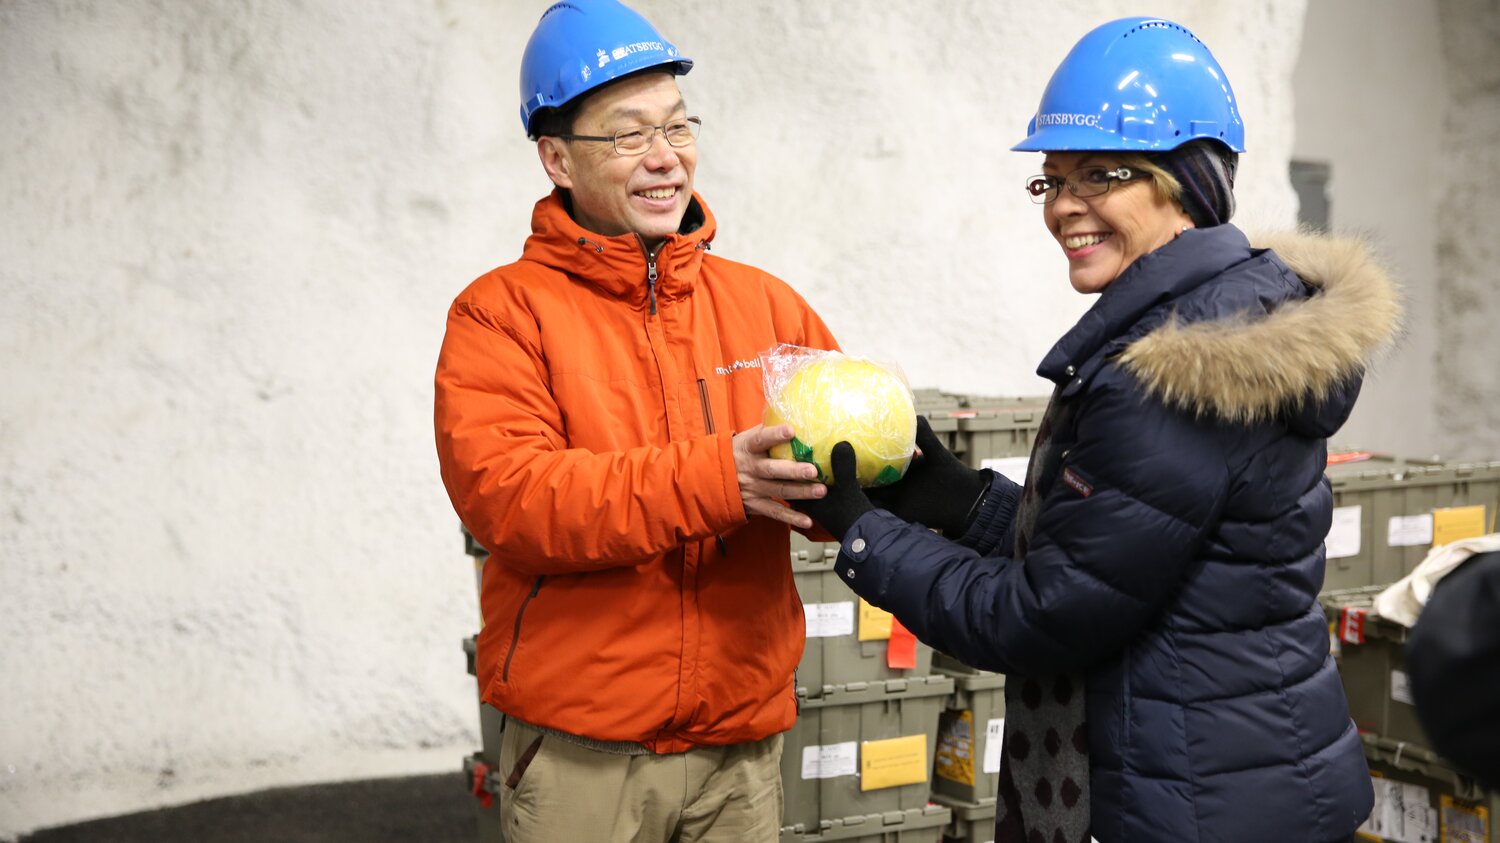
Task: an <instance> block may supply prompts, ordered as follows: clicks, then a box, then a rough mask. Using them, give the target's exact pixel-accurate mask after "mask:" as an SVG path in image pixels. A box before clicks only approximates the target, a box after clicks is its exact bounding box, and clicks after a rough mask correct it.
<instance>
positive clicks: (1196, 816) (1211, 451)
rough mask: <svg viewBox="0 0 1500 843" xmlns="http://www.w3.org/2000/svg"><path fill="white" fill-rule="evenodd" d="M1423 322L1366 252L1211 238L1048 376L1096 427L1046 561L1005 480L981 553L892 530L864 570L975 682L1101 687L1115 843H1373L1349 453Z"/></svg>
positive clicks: (864, 542)
mask: <svg viewBox="0 0 1500 843" xmlns="http://www.w3.org/2000/svg"><path fill="white" fill-rule="evenodd" d="M1283 258H1285V261H1284V260H1283ZM1289 264H1290V266H1292V267H1295V268H1296V271H1295V272H1294V271H1293V270H1292V269H1291V268H1289ZM1398 319H1399V305H1398V303H1397V297H1396V293H1395V290H1394V286H1393V284H1392V283H1391V282H1390V280H1389V279H1388V278H1387V277H1386V275H1385V274H1384V273H1383V272H1382V271H1380V270H1379V269H1378V268H1377V267H1376V266H1375V265H1374V264H1373V263H1372V262H1371V261H1370V260H1369V258H1368V256H1367V255H1366V254H1365V253H1364V251H1363V250H1362V249H1361V248H1360V247H1359V245H1358V244H1356V243H1352V242H1347V241H1335V240H1331V239H1328V238H1321V237H1309V236H1296V237H1290V238H1286V239H1285V240H1284V242H1282V243H1278V244H1277V245H1276V248H1275V251H1272V250H1267V249H1252V248H1251V246H1250V244H1249V242H1248V241H1247V240H1246V239H1245V237H1244V235H1243V234H1242V233H1240V231H1239V230H1238V229H1236V228H1235V227H1234V226H1231V225H1222V226H1217V227H1214V228H1209V229H1201V230H1189V231H1187V232H1185V233H1184V234H1183V235H1182V236H1180V237H1178V238H1177V239H1175V240H1173V241H1172V242H1171V243H1169V244H1168V245H1166V246H1164V247H1162V248H1161V249H1158V250H1157V251H1155V252H1153V253H1151V254H1149V255H1147V256H1145V257H1142V258H1140V259H1139V260H1137V261H1136V262H1135V263H1134V264H1132V265H1131V266H1130V267H1129V268H1128V269H1127V270H1126V272H1125V273H1123V274H1122V275H1121V276H1120V277H1119V278H1117V279H1116V280H1115V281H1114V282H1113V283H1111V284H1110V285H1109V286H1108V287H1107V288H1105V290H1104V292H1103V293H1102V294H1101V295H1100V297H1099V299H1098V301H1097V302H1096V303H1095V304H1094V306H1093V307H1092V308H1091V309H1090V310H1089V311H1088V312H1087V313H1086V314H1085V315H1084V316H1083V318H1082V319H1081V320H1080V321H1079V322H1078V324H1077V325H1075V326H1074V327H1073V329H1072V330H1070V331H1069V332H1068V333H1067V334H1066V335H1065V336H1064V337H1063V338H1062V339H1061V340H1060V341H1059V342H1058V343H1057V345H1056V346H1055V347H1054V348H1053V349H1052V350H1051V352H1050V353H1049V354H1048V355H1047V357H1046V359H1045V360H1044V361H1043V363H1042V365H1041V367H1040V368H1039V370H1038V372H1039V374H1041V375H1042V376H1043V377H1046V378H1048V379H1050V380H1052V381H1053V382H1054V383H1056V384H1058V385H1059V386H1060V391H1059V392H1058V393H1057V394H1056V396H1055V397H1054V399H1053V400H1054V401H1068V402H1078V404H1077V405H1076V407H1075V408H1074V409H1076V412H1075V413H1073V414H1071V418H1072V422H1071V424H1068V425H1065V426H1064V428H1063V429H1059V430H1056V431H1054V432H1053V438H1052V447H1051V448H1050V449H1049V453H1050V454H1051V459H1049V460H1048V464H1046V465H1043V466H1040V467H1039V471H1038V473H1037V474H1036V477H1035V479H1034V480H1033V482H1035V483H1036V485H1037V491H1038V493H1039V494H1040V495H1041V506H1040V509H1039V512H1038V515H1037V521H1036V525H1035V528H1034V530H1033V532H1032V535H1031V541H1030V545H1029V550H1028V552H1027V554H1026V557H1025V558H1024V559H1014V558H1011V555H1012V554H1011V545H1012V540H1011V531H1010V529H1009V528H1010V526H1011V524H1010V522H1011V516H1012V514H1013V512H1014V509H1015V502H1016V491H1017V490H1016V488H1015V486H1014V484H1011V483H1010V482H1009V481H1007V480H1004V479H1003V478H997V479H996V481H995V483H996V484H997V486H996V488H994V489H992V492H991V494H990V495H989V496H988V498H987V499H986V502H985V505H984V510H983V511H982V512H981V515H980V517H979V519H978V521H977V522H976V525H975V527H974V528H973V529H971V530H970V531H969V535H968V536H966V537H964V540H963V541H962V542H955V541H951V540H949V539H946V538H943V537H941V536H939V535H937V534H935V533H932V532H930V531H928V530H926V529H925V528H922V527H921V526H920V525H912V524H908V523H906V522H904V521H902V520H901V519H899V518H897V517H895V516H893V515H891V514H890V513H888V512H885V511H883V510H875V511H873V512H870V513H867V514H866V515H864V516H863V517H861V518H860V520H859V521H857V522H856V523H855V524H854V526H853V527H852V528H851V529H850V530H849V532H848V533H847V534H846V535H845V536H844V537H843V543H842V552H841V554H840V557H839V561H838V570H839V573H840V575H841V577H842V578H843V580H844V582H846V583H847V584H849V586H850V587H851V588H853V590H854V591H856V592H858V593H859V594H860V595H861V596H863V597H865V598H866V599H867V600H869V601H870V602H871V603H873V604H875V605H877V606H880V607H882V608H885V609H887V610H889V611H891V612H892V613H894V614H895V615H896V617H897V618H899V619H900V620H901V622H902V623H903V624H904V625H905V626H907V627H908V628H909V629H911V630H912V631H913V632H914V633H915V634H916V635H917V636H918V637H919V638H920V639H922V640H923V641H925V642H927V643H929V644H931V645H932V646H934V647H936V648H938V649H940V650H942V651H944V652H947V653H950V654H952V655H954V656H956V657H958V658H960V659H962V660H963V661H965V662H966V663H968V664H971V665H975V666H977V667H981V668H985V669H989V670H997V671H1002V672H1004V673H1007V674H1012V675H1018V676H1026V675H1049V674H1055V673H1059V672H1064V671H1080V672H1082V673H1083V675H1084V677H1085V681H1086V685H1087V694H1086V698H1085V699H1086V713H1087V717H1088V731H1089V756H1090V783H1091V793H1092V802H1091V812H1092V823H1093V826H1092V827H1093V834H1094V836H1095V837H1096V838H1097V839H1098V840H1100V841H1102V843H1115V841H1147V840H1171V841H1312V843H1318V841H1329V840H1334V839H1338V838H1347V837H1348V836H1349V835H1350V834H1351V833H1352V832H1353V830H1354V829H1355V827H1356V826H1358V825H1359V824H1360V823H1361V822H1362V821H1363V820H1364V819H1365V817H1366V815H1367V814H1368V813H1369V811H1370V808H1371V804H1372V800H1373V795H1372V789H1371V785H1370V779H1369V774H1368V770H1367V768H1366V765H1365V760H1364V755H1363V752H1362V749H1361V746H1360V740H1359V735H1358V734H1357V732H1356V731H1355V728H1354V724H1353V723H1352V722H1351V721H1350V719H1349V712H1348V705H1347V703H1346V701H1345V699H1344V694H1343V690H1342V688H1341V687H1340V684H1339V679H1338V675H1337V674H1336V672H1335V668H1334V664H1333V661H1332V659H1331V658H1330V656H1329V641H1328V626H1327V623H1326V621H1325V620H1324V616H1323V613H1322V612H1321V610H1320V608H1319V606H1318V603H1317V593H1318V591H1319V589H1320V588H1321V585H1322V581H1323V563H1324V556H1323V538H1324V536H1325V535H1326V534H1327V532H1328V528H1329V524H1330V521H1331V517H1332V515H1331V514H1332V493H1331V491H1330V488H1329V484H1328V481H1327V479H1326V478H1325V477H1324V475H1323V469H1324V466H1325V463H1326V458H1327V450H1326V437H1328V436H1329V435H1330V434H1332V433H1333V432H1334V431H1335V430H1337V429H1338V427H1339V426H1340V425H1341V424H1342V423H1343V422H1344V420H1345V419H1346V418H1347V417H1348V414H1349V411H1350V409H1351V408H1352V406H1353V403H1354V398H1355V396H1356V394H1357V393H1358V385H1359V383H1360V380H1361V377H1362V375H1363V372H1364V370H1365V367H1366V366H1367V364H1368V362H1369V358H1370V356H1371V355H1372V354H1373V353H1374V352H1375V351H1376V350H1377V349H1378V348H1380V347H1381V346H1383V345H1385V344H1387V343H1388V342H1390V341H1391V339H1392V338H1393V335H1394V333H1395V331H1396V323H1397V321H1398ZM1060 480H1061V482H1059V481H1060Z"/></svg>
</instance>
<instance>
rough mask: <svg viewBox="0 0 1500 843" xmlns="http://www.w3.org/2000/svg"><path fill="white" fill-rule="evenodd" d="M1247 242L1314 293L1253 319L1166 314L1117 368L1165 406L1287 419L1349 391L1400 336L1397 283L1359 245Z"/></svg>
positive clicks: (1315, 240) (1306, 238) (1239, 417)
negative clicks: (1188, 319)
mask: <svg viewBox="0 0 1500 843" xmlns="http://www.w3.org/2000/svg"><path fill="white" fill-rule="evenodd" d="M1257 240H1258V242H1257V243H1256V246H1257V248H1268V249H1271V250H1272V251H1273V252H1274V253H1275V254H1276V255H1277V256H1279V257H1280V258H1281V260H1282V261H1284V262H1285V264H1286V265H1287V267H1289V268H1290V269H1291V270H1292V271H1293V272H1295V273H1296V274H1297V276H1299V277H1300V278H1301V279H1302V280H1303V281H1305V282H1306V283H1307V284H1309V285H1311V286H1313V287H1316V288H1318V291H1317V293H1315V294H1314V295H1312V296H1310V297H1308V298H1306V299H1302V300H1295V301H1290V302H1287V303H1284V304H1282V305H1281V306H1279V307H1277V308H1276V309H1275V310H1273V311H1271V312H1270V313H1269V314H1266V315H1264V316H1261V317H1259V318H1248V317H1238V318H1230V319H1215V320H1205V321H1193V322H1187V323H1184V321H1183V320H1180V319H1178V318H1177V317H1176V316H1175V315H1174V316H1173V317H1172V318H1169V319H1167V320H1166V321H1165V322H1164V323H1163V324H1161V325H1160V326H1158V327H1156V328H1155V329H1154V330H1152V331H1151V332H1150V333H1149V334H1147V335H1145V336H1143V337H1141V338H1140V339H1137V340H1135V341H1134V342H1132V343H1130V344H1129V345H1128V346H1127V347H1126V348H1125V349H1124V350H1123V351H1122V352H1121V353H1120V355H1119V357H1118V362H1119V363H1120V364H1121V365H1122V366H1124V367H1125V369H1126V370H1127V371H1129V372H1130V373H1131V374H1133V375H1134V376H1135V377H1136V378H1137V379H1138V380H1139V381H1140V382H1141V383H1142V384H1143V385H1144V386H1145V388H1146V389H1147V390H1148V391H1149V392H1150V393H1152V394H1153V395H1155V396H1157V397H1158V398H1160V399H1161V400H1162V401H1164V402H1165V403H1167V404H1168V405H1172V406H1177V407H1181V408H1183V409H1189V410H1193V411H1195V412H1197V413H1199V414H1213V415H1217V416H1219V417H1221V418H1224V419H1226V420H1229V421H1232V422H1239V423H1255V422H1260V421H1266V420H1269V419H1272V418H1276V417H1278V416H1281V415H1284V414H1286V413H1288V412H1289V411H1290V412H1292V413H1293V414H1295V413H1296V411H1297V410H1301V409H1305V408H1309V407H1315V406H1316V405H1318V404H1321V403H1323V402H1325V401H1328V400H1330V399H1332V398H1334V397H1335V396H1336V395H1338V394H1340V393H1341V392H1343V391H1344V390H1346V389H1349V388H1350V385H1351V384H1353V388H1354V389H1355V390H1356V391H1357V388H1358V383H1359V381H1360V379H1361V377H1362V375H1363V374H1364V372H1365V370H1366V369H1367V368H1368V367H1369V366H1370V364H1371V362H1372V361H1373V360H1374V359H1375V358H1376V357H1377V356H1378V355H1379V354H1380V353H1381V352H1382V351H1384V350H1385V349H1387V348H1388V347H1389V346H1390V345H1391V344H1392V343H1393V342H1394V341H1395V339H1396V338H1397V336H1398V335H1399V334H1400V330H1401V315H1402V307H1401V301H1400V293H1399V290H1398V288H1397V285H1396V283H1395V282H1394V281H1393V280H1392V278H1391V276H1390V274H1389V273H1388V272H1387V271H1386V270H1385V269H1384V268H1383V267H1381V266H1380V265H1379V264H1378V263H1377V262H1376V260H1375V258H1374V257H1373V256H1372V255H1371V254H1370V252H1369V250H1368V249H1367V248H1366V246H1365V244H1364V243H1362V242H1361V241H1359V240H1356V239H1351V238H1343V237H1332V236H1324V235H1316V234H1309V233H1286V234H1279V235H1274V236H1269V237H1260V238H1257ZM1351 397H1352V396H1351ZM1345 414H1347V408H1345V409H1344V410H1343V412H1342V413H1340V414H1339V415H1340V416H1342V415H1345ZM1339 421H1340V422H1341V421H1342V418H1340V419H1339Z"/></svg>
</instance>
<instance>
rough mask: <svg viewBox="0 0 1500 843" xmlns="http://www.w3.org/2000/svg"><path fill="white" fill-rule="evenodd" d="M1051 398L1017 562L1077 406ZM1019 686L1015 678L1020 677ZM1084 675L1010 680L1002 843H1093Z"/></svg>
mask: <svg viewBox="0 0 1500 843" xmlns="http://www.w3.org/2000/svg"><path fill="white" fill-rule="evenodd" d="M1061 391H1062V386H1061V385H1060V386H1058V387H1057V389H1055V390H1054V391H1053V393H1052V400H1051V401H1050V402H1048V404H1047V412H1046V413H1045V414H1044V415H1043V416H1042V423H1041V426H1040V427H1038V428H1037V433H1036V442H1035V443H1034V444H1033V445H1032V446H1031V465H1030V467H1029V468H1028V469H1027V470H1026V485H1025V486H1024V487H1023V488H1022V490H1021V503H1020V506H1019V507H1018V509H1017V511H1016V530H1015V532H1016V546H1015V558H1016V559H1017V560H1018V561H1019V560H1024V559H1025V558H1026V549H1027V548H1028V547H1029V546H1030V543H1031V532H1032V529H1033V528H1035V527H1036V519H1037V512H1038V509H1039V508H1040V505H1041V501H1042V498H1044V497H1045V496H1046V489H1043V488H1040V487H1041V486H1042V484H1044V483H1045V484H1046V485H1047V486H1048V487H1049V488H1050V487H1051V485H1052V481H1053V480H1054V479H1055V478H1056V477H1057V468H1058V465H1057V464H1058V463H1060V462H1061V458H1060V457H1059V456H1058V455H1057V454H1055V453H1054V450H1055V449H1053V448H1051V447H1049V445H1048V443H1049V441H1050V440H1051V438H1052V431H1053V430H1056V429H1058V428H1062V427H1069V426H1071V423H1072V420H1073V418H1072V417H1073V414H1074V412H1075V410H1074V408H1073V404H1074V402H1071V401H1063V400H1061V399H1060V398H1059V397H1058V395H1059V393H1060V392H1061ZM1018 679H1019V680H1020V681H1016V680H1018ZM1083 692H1084V687H1083V676H1082V675H1080V674H1066V673H1063V674H1057V675H1055V676H1030V677H1019V676H1018V677H1012V678H1011V679H1010V680H1009V681H1007V682H1006V683H1005V738H1004V746H1003V748H1002V750H1001V755H1002V757H1003V759H1004V763H1002V764H1001V765H1000V799H999V800H998V804H997V805H996V807H995V843H1089V839H1090V838H1089V821H1090V816H1089V758H1088V750H1089V746H1088V737H1089V736H1088V724H1087V722H1086V721H1085V718H1084V710H1083V697H1084V693H1083Z"/></svg>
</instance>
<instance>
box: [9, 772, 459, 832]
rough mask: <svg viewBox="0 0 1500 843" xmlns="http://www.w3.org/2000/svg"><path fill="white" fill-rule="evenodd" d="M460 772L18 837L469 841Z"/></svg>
mask: <svg viewBox="0 0 1500 843" xmlns="http://www.w3.org/2000/svg"><path fill="white" fill-rule="evenodd" d="M478 840H479V831H478V827H477V825H476V821H475V815H474V805H473V797H471V796H469V795H468V792H467V791H466V790H465V787H464V780H463V776H462V774H460V773H445V774H442V775H435V776H414V777H408V778H394V779H370V780H365V781H356V782H344V783H340V784H329V785H318V786H314V787H298V788H283V789H278V790H266V791H261V792H259V793H250V794H245V795H242V796H231V797H225V798H222V799H210V800H207V801H203V802H195V803H192V804H189V805H183V806H180V807H176V808H165V809H161V810H157V811H145V812H142V813H139V814H126V815H124V816H119V817H111V818H109V819H102V820H93V821H91V822H86V823H78V824H76V825H69V826H60V827H57V828H50V829H44V830H42V831H38V832H36V833H34V834H30V835H27V836H24V837H22V838H21V843H84V841H87V843H266V842H267V841H276V843H355V841H358V843H476V841H478Z"/></svg>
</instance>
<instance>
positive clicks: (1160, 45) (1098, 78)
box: [1011, 18, 1245, 152]
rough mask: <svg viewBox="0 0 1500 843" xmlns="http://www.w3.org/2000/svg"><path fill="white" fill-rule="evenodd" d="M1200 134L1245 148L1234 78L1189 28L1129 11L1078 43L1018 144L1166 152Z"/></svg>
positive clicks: (1234, 147)
mask: <svg viewBox="0 0 1500 843" xmlns="http://www.w3.org/2000/svg"><path fill="white" fill-rule="evenodd" d="M1197 138H1209V139H1211V140H1215V141H1218V142H1219V143H1222V144H1224V146H1226V147H1228V148H1229V149H1231V150H1233V151H1235V152H1244V151H1245V124H1244V123H1243V122H1242V121H1241V120H1240V110H1239V106H1238V105H1236V104H1235V99H1234V90H1233V89H1231V88H1230V87H1229V77H1227V76H1225V75H1224V69H1223V68H1221V67H1219V63H1218V61H1216V60H1215V59H1214V56H1213V53H1210V52H1209V51H1208V47H1207V46H1206V45H1205V44H1204V43H1203V42H1202V41H1199V40H1198V36H1196V35H1194V34H1193V33H1192V32H1189V31H1188V29H1187V27H1184V26H1182V25H1181V24H1176V23H1172V22H1171V21H1168V20H1162V19H1161V18H1122V19H1120V20H1117V21H1111V22H1110V23H1106V24H1104V25H1103V26H1101V27H1099V28H1097V29H1095V30H1094V31H1092V32H1090V33H1089V34H1087V35H1085V36H1083V38H1081V39H1080V40H1079V41H1078V43H1077V44H1075V45H1074V46H1073V49H1072V51H1071V52H1069V53H1068V55H1067V58H1064V59H1063V60H1062V64H1060V65H1058V66H1057V70H1056V71H1054V72H1053V74H1052V80H1051V81H1050V82H1048V83H1047V90H1046V91H1045V92H1043V93H1042V102H1041V105H1040V106H1038V107H1037V111H1036V116H1034V117H1032V119H1031V124H1030V125H1029V126H1027V127H1026V139H1025V140H1023V141H1021V142H1020V143H1018V144H1016V145H1015V146H1013V147H1011V149H1014V150H1018V151H1023V152H1025V151H1039V152H1045V151H1068V150H1072V151H1083V150H1121V151H1133V152H1163V151H1166V150H1169V149H1175V148H1177V147H1178V146H1180V145H1182V144H1185V143H1187V142H1188V141H1190V140H1195V139H1197Z"/></svg>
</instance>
